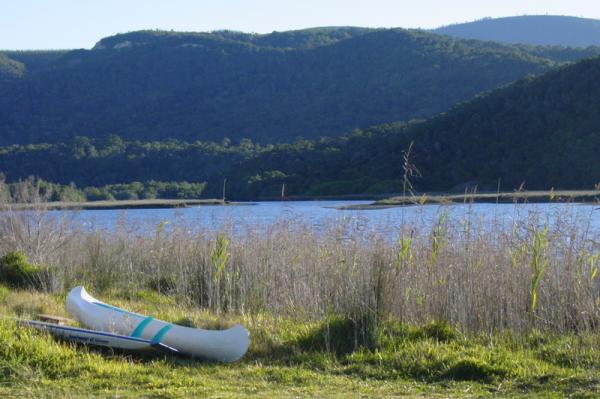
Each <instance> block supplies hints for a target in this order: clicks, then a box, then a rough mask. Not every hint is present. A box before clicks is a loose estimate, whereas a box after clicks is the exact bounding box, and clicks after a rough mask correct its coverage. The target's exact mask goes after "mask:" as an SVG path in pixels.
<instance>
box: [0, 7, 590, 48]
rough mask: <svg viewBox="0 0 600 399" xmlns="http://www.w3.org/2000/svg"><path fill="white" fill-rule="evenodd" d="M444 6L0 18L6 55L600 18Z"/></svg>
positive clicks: (35, 12) (95, 11) (120, 11)
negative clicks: (116, 41)
mask: <svg viewBox="0 0 600 399" xmlns="http://www.w3.org/2000/svg"><path fill="white" fill-rule="evenodd" d="M561 3H562V4H561ZM444 6H445V4H444V3H442V2H441V1H439V0H422V1H420V2H419V3H418V4H411V6H410V7H405V6H403V5H402V2H399V1H394V0H372V1H370V2H364V1H357V0H354V1H342V0H329V1H325V2H323V1H317V0H307V1H304V2H302V3H291V2H282V1H275V0H255V1H252V2H248V1H242V0H230V1H225V2H220V3H216V2H206V1H194V0H173V1H171V2H168V3H166V2H162V1H160V0H145V1H142V0H130V1H128V2H126V3H123V2H119V1H118V0H106V1H103V2H102V3H100V2H97V3H93V4H90V3H84V2H77V1H75V0H56V1H53V2H49V1H44V0H33V1H29V2H27V3H11V4H10V5H7V6H5V7H4V9H3V12H2V14H0V49H2V50H46V49H74V48H91V47H92V46H93V45H94V44H95V43H96V42H97V41H99V40H100V39H102V38H104V37H107V36H112V35H115V34H118V33H126V32H132V31H138V30H153V29H158V30H167V31H168V30H174V31H184V32H185V31H187V32H206V31H215V30H233V31H241V32H247V33H270V32H273V31H288V30H299V29H307V28H313V27H322V26H360V27H367V28H422V29H434V28H438V27H441V26H446V25H451V24H457V23H465V22H472V21H476V20H481V19H484V18H503V17H511V16H522V15H561V16H572V17H579V18H591V19H600V7H597V5H596V4H594V2H592V1H591V0H574V1H572V2H570V3H569V4H564V2H561V1H555V0H551V1H547V2H545V3H543V4H540V3H539V2H536V1H532V0H526V1H518V0H506V1H504V2H502V3H501V4H498V3H496V2H494V3H493V4H490V3H489V2H488V3H487V4H486V2H474V1H471V0H457V1H455V2H454V3H453V5H452V7H451V8H448V9H446V10H444V12H439V11H440V8H443V7H444Z"/></svg>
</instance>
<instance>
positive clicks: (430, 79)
mask: <svg viewBox="0 0 600 399" xmlns="http://www.w3.org/2000/svg"><path fill="white" fill-rule="evenodd" d="M599 52H600V50H599V49H598V48H590V49H585V50H574V49H561V48H535V47H526V46H503V45H499V44H495V43H483V42H478V41H465V40H458V39H452V38H449V37H442V36H438V35H434V34H431V33H426V32H422V31H409V30H402V29H379V30H369V29H361V28H315V29H308V30H304V31H293V32H281V33H272V34H269V35H250V34H244V33H239V32H229V31H223V32H214V33H171V32H159V31H144V32H133V33H128V34H122V35H117V36H113V37H110V38H106V39H103V40H101V41H100V42H99V43H98V44H97V45H96V46H95V48H94V49H92V50H75V51H70V52H66V53H60V52H54V53H52V52H51V53H45V54H44V53H39V54H37V55H35V54H15V53H14V52H10V53H6V54H8V56H10V57H13V58H11V59H13V61H14V60H15V59H18V60H20V61H18V62H21V63H22V64H24V65H25V68H26V73H23V74H21V75H20V76H21V78H19V79H10V80H9V83H4V84H2V85H1V86H0V144H2V145H8V144H13V143H39V142H60V141H64V140H68V139H70V138H72V137H74V136H75V135H86V136H90V137H98V136H103V135H106V134H109V133H111V134H118V135H120V136H122V137H124V138H126V139H130V140H131V139H141V140H163V139H166V138H177V139H180V140H186V141H194V140H216V141H221V140H222V139H223V137H229V138H230V139H233V140H234V141H235V142H237V141H239V139H241V138H250V139H252V140H254V141H259V142H262V143H268V142H285V141H291V140H293V139H294V138H295V137H298V136H302V137H307V138H315V137H321V136H334V135H338V134H342V133H344V132H347V131H349V130H351V129H354V128H364V127H368V126H371V125H375V124H380V123H386V122H391V121H403V120H411V119H415V118H427V117H431V116H434V115H436V114H438V113H440V112H443V111H445V110H447V109H448V108H449V107H450V106H452V105H453V104H455V103H456V102H459V101H465V100H468V99H471V98H472V97H473V96H475V95H477V94H479V93H481V92H484V91H488V90H491V89H494V88H496V87H498V86H502V85H505V84H507V83H510V82H512V81H514V80H516V79H518V78H521V77H524V76H526V75H528V74H539V73H542V72H545V71H547V70H549V69H550V68H552V67H554V66H556V65H557V63H559V62H564V61H572V60H577V59H581V58H585V57H590V56H592V55H596V54H599ZM4 59H5V60H6V58H4ZM9 62H11V63H12V61H9ZM5 63H6V62H5Z"/></svg>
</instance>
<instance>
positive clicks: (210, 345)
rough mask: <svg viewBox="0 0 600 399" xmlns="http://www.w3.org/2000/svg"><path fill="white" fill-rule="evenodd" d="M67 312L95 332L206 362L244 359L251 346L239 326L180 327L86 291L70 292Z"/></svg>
mask: <svg viewBox="0 0 600 399" xmlns="http://www.w3.org/2000/svg"><path fill="white" fill-rule="evenodd" d="M67 311H68V312H69V313H70V314H71V315H72V316H73V317H75V318H76V319H77V320H79V322H80V323H81V324H82V325H84V326H86V327H88V328H91V329H93V330H99V331H104V332H109V333H117V334H121V335H127V336H129V337H132V338H142V339H146V340H149V341H150V342H152V343H154V344H158V343H161V344H164V345H166V346H168V347H171V348H174V349H175V350H177V351H178V352H179V353H181V354H185V355H189V356H193V357H198V358H203V359H207V360H216V361H221V362H233V361H236V360H238V359H240V358H241V357H242V356H244V354H245V353H246V351H247V350H248V345H249V343H250V337H249V334H248V331H247V330H246V329H245V328H244V327H242V326H241V325H239V324H238V325H235V326H233V327H231V328H230V329H228V330H202V329H198V328H190V327H183V326H178V325H176V324H171V323H167V322H165V321H162V320H157V319H155V318H153V317H147V316H143V315H140V314H137V313H132V312H128V311H126V310H124V309H121V308H118V307H115V306H111V305H108V304H106V303H104V302H101V301H99V300H97V299H95V298H93V297H92V296H90V295H89V294H88V293H87V292H86V290H85V288H83V287H75V288H73V289H72V290H71V292H69V295H68V296H67Z"/></svg>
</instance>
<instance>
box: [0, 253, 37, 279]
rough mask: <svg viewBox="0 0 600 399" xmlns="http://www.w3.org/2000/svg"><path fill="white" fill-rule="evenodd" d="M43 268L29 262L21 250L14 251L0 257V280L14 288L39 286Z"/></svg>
mask: <svg viewBox="0 0 600 399" xmlns="http://www.w3.org/2000/svg"><path fill="white" fill-rule="evenodd" d="M42 274H43V272H42V270H41V269H40V268H39V267H38V266H36V265H34V264H31V263H29V262H27V257H26V256H25V254H23V253H22V252H21V251H13V252H9V253H8V254H6V255H4V256H3V257H2V258H0V281H1V282H3V283H5V284H7V285H9V286H10V287H13V288H30V287H35V288H38V287H39V286H40V283H41V280H42Z"/></svg>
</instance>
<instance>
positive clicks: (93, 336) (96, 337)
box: [17, 320, 177, 353]
mask: <svg viewBox="0 0 600 399" xmlns="http://www.w3.org/2000/svg"><path fill="white" fill-rule="evenodd" d="M17 323H19V324H21V325H25V326H28V327H33V328H37V329H38V330H44V331H48V332H49V333H51V334H52V335H54V336H56V337H59V338H62V339H65V340H68V341H73V342H77V343H81V344H85V345H94V346H105V347H109V348H117V349H123V350H127V351H150V350H161V351H165V352H169V353H177V350H175V349H174V348H170V347H168V346H166V345H164V344H161V343H160V342H152V341H150V340H149V339H143V338H134V337H127V336H124V335H118V334H111V333H107V332H102V331H94V330H86V329H85V328H78V327H71V326H61V325H58V324H54V323H45V322H43V321H37V320H17Z"/></svg>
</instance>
